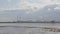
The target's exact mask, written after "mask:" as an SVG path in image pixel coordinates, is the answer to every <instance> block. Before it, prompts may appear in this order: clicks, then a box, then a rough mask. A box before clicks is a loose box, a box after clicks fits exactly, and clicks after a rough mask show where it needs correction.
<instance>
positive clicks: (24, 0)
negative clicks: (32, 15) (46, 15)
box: [0, 0, 60, 11]
mask: <svg viewBox="0 0 60 34" xmlns="http://www.w3.org/2000/svg"><path fill="white" fill-rule="evenodd" d="M1 1H2V0H1ZM1 1H0V2H1ZM2 2H3V4H0V5H1V6H0V10H17V9H23V10H27V9H28V10H31V9H32V11H34V10H38V9H41V8H44V7H45V6H47V5H53V4H58V5H59V4H60V1H59V0H6V1H4V0H3V1H2Z"/></svg>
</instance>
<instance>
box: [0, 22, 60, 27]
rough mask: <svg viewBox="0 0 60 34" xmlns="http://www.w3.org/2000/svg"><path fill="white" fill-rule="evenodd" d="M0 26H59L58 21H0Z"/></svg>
mask: <svg viewBox="0 0 60 34" xmlns="http://www.w3.org/2000/svg"><path fill="white" fill-rule="evenodd" d="M0 26H31V27H60V23H0Z"/></svg>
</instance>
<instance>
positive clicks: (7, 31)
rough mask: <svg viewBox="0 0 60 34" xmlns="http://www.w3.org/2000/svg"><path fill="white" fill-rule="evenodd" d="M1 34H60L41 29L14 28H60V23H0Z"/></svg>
mask: <svg viewBox="0 0 60 34" xmlns="http://www.w3.org/2000/svg"><path fill="white" fill-rule="evenodd" d="M0 26H13V27H0V34H60V33H58V32H48V31H44V30H42V29H40V28H20V27H14V26H30V27H56V28H59V27H60V23H0Z"/></svg>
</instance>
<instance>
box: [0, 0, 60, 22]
mask: <svg viewBox="0 0 60 34" xmlns="http://www.w3.org/2000/svg"><path fill="white" fill-rule="evenodd" d="M17 16H18V19H20V17H21V19H22V20H24V19H25V20H26V19H32V20H33V19H36V20H57V21H60V0H0V22H1V21H3V22H4V21H16V20H17Z"/></svg>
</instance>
